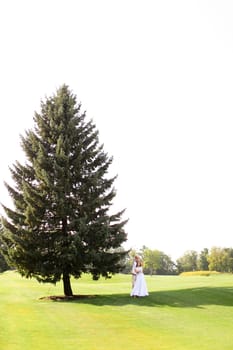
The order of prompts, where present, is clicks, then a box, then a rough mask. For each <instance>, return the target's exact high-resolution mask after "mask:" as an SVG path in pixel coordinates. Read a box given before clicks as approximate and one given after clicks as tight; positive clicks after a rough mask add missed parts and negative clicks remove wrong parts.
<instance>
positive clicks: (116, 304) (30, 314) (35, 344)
mask: <svg viewBox="0 0 233 350" xmlns="http://www.w3.org/2000/svg"><path fill="white" fill-rule="evenodd" d="M146 280H147V284H148V289H149V292H150V295H149V297H146V298H137V299H134V298H131V297H130V296H129V293H130V288H131V276H129V275H128V276H127V275H116V276H114V277H113V278H112V279H110V280H105V279H100V280H99V281H97V282H96V281H92V279H91V277H90V276H87V275H85V276H83V277H82V278H81V279H79V280H73V281H72V287H73V292H74V293H75V294H82V295H87V294H88V295H91V296H92V297H89V298H81V299H79V300H75V301H56V302H55V301H51V300H45V299H40V298H41V297H45V296H49V295H61V294H62V285H61V284H57V286H53V285H48V284H39V283H38V282H36V281H35V280H27V279H23V278H21V277H20V276H19V275H18V274H17V273H15V272H6V273H3V274H0V349H1V350H29V349H30V350H42V349H43V350H55V349H56V350H76V349H77V350H105V349H109V350H116V349H117V350H125V349H127V350H131V349H132V350H150V349H153V350H160V349H170V350H191V349H192V350H197V349H200V350H225V349H229V350H232V349H233V332H232V320H233V275H215V276H208V277H203V276H192V277H182V276H152V277H150V276H146Z"/></svg>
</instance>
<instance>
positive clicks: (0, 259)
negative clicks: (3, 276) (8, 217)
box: [0, 223, 9, 272]
mask: <svg viewBox="0 0 233 350" xmlns="http://www.w3.org/2000/svg"><path fill="white" fill-rule="evenodd" d="M2 230H3V227H2V225H1V223H0V235H1V232H2ZM2 248H3V246H2V244H1V243H0V272H4V271H6V270H8V269H9V266H8V264H7V262H6V260H5V258H4V256H3V255H2V253H1V251H2Z"/></svg>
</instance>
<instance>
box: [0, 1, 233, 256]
mask: <svg viewBox="0 0 233 350" xmlns="http://www.w3.org/2000/svg"><path fill="white" fill-rule="evenodd" d="M232 16H233V2H232V1H230V0H229V1H226V0H218V1H214V0H210V1H206V0H200V1H198V0H197V1H194V0H192V1H191V0H184V1H181V0H178V1H176V0H160V1H156V0H151V1H149V0H141V1H137V0H132V1H131V0H117V1H111V0H98V1H96V0H93V1H89V0H83V1H79V0H73V1H72V0H60V1H59V0H54V1H53V0H38V1H36V0H34V1H31V0H21V1H18V0H7V1H6V0H5V1H4V0H3V1H1V2H0V39H1V40H0V45H1V55H0V96H1V100H0V101H1V102H0V111H1V128H0V160H1V172H0V200H1V202H3V203H5V204H7V203H8V202H9V199H8V194H7V192H6V190H5V188H4V185H3V180H6V181H9V172H8V166H10V165H12V163H13V162H14V161H15V160H16V159H18V160H20V161H21V160H23V155H22V152H21V151H20V146H19V144H20V139H19V135H20V134H23V133H24V130H25V129H28V128H29V127H32V126H33V121H32V118H33V114H34V111H35V110H36V111H39V106H40V100H41V99H44V97H45V95H47V96H50V95H51V94H53V93H54V92H55V91H56V89H57V88H58V87H59V86H60V85H61V84H63V83H66V84H68V85H69V86H70V88H71V89H72V90H73V92H74V93H75V94H76V95H77V98H78V100H79V101H81V102H82V105H83V110H86V111H87V117H88V118H93V120H94V122H95V124H96V127H97V129H98V130H99V132H100V142H101V143H104V150H105V151H106V152H108V154H109V155H110V156H111V155H112V156H113V157H114V163H113V167H112V168H113V172H114V173H117V174H118V179H117V181H116V183H115V187H116V189H117V197H116V198H115V201H114V203H115V207H116V209H122V208H126V214H125V218H129V223H128V224H127V226H126V230H127V232H128V242H127V245H126V246H127V247H133V248H141V247H142V245H146V246H148V247H149V248H151V249H159V250H162V251H163V252H165V253H166V254H168V255H170V256H171V257H172V258H173V259H176V258H177V257H179V256H181V255H183V253H184V252H185V251H186V250H197V251H198V252H199V251H201V250H202V249H203V248H205V247H207V248H211V247H212V246H221V247H232V246H233V243H232V234H233V137H232V135H233V21H232Z"/></svg>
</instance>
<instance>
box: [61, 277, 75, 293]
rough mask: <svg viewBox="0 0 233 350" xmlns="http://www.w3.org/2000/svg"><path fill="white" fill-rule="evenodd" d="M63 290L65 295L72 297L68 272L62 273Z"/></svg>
mask: <svg viewBox="0 0 233 350" xmlns="http://www.w3.org/2000/svg"><path fill="white" fill-rule="evenodd" d="M62 279H63V290H64V294H65V296H66V297H72V296H73V292H72V288H71V283H70V275H69V274H68V273H63V278H62Z"/></svg>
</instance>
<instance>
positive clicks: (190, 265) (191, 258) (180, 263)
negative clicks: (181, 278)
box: [177, 250, 198, 273]
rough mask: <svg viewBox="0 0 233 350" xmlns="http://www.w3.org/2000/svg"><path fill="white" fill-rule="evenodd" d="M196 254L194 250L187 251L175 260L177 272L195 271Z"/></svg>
mask: <svg viewBox="0 0 233 350" xmlns="http://www.w3.org/2000/svg"><path fill="white" fill-rule="evenodd" d="M197 257H198V253H197V252H196V251H195V250H188V251H186V252H185V253H184V255H183V256H181V257H180V258H179V259H177V268H178V272H179V273H180V272H184V271H196V270H197Z"/></svg>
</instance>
